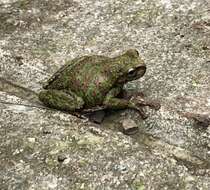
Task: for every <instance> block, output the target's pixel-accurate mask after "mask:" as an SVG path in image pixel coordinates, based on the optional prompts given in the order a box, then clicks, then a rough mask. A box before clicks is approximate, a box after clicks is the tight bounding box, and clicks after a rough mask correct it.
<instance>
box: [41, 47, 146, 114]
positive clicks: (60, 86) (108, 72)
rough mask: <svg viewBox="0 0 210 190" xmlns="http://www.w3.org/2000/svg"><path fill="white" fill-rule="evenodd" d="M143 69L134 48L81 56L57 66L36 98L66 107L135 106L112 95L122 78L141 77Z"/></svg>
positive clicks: (55, 106)
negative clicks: (111, 55) (107, 54)
mask: <svg viewBox="0 0 210 190" xmlns="http://www.w3.org/2000/svg"><path fill="white" fill-rule="evenodd" d="M131 69H132V71H131ZM129 71H130V72H129ZM145 71H146V66H145V64H144V62H143V61H142V59H141V58H140V57H139V54H138V52H137V51H136V50H134V49H131V50H128V51H127V52H125V53H124V54H122V55H120V56H117V57H114V58H109V57H104V56H98V55H92V56H83V57H80V58H76V59H73V60H72V61H69V62H67V63H66V64H65V65H64V66H63V67H62V68H61V69H60V70H58V71H57V72H56V73H55V74H54V75H53V76H52V77H51V78H50V79H49V81H48V82H47V85H45V86H44V89H46V90H45V91H41V92H40V94H39V98H40V100H41V101H42V102H43V103H44V104H46V105H47V106H49V107H53V108H56V109H60V110H66V111H77V110H81V109H85V108H93V107H96V106H102V105H103V106H104V107H107V108H113V109H121V108H128V107H130V108H135V109H138V106H137V105H135V104H134V103H132V102H129V101H127V100H124V99H119V98H116V96H117V95H118V94H119V93H120V92H121V91H122V88H123V85H124V84H125V83H126V82H128V81H132V80H135V79H138V78H140V77H142V76H143V75H144V73H145Z"/></svg>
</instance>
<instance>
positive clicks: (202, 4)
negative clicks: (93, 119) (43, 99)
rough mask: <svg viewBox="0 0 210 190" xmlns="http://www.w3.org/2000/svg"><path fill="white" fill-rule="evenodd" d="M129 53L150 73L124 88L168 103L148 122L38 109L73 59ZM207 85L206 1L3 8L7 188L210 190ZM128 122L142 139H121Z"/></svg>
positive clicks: (12, 2)
mask: <svg viewBox="0 0 210 190" xmlns="http://www.w3.org/2000/svg"><path fill="white" fill-rule="evenodd" d="M130 48H135V49H137V50H138V51H139V53H140V55H141V56H142V57H143V60H144V61H145V63H146V65H147V72H146V74H145V75H144V77H142V78H141V79H139V80H137V81H133V82H131V83H129V84H128V85H127V87H126V88H127V89H130V90H134V91H142V92H143V93H144V94H145V96H146V97H148V98H152V99H156V100H157V99H158V100H160V102H161V105H162V106H161V109H160V110H159V111H158V112H156V111H153V110H148V112H149V118H148V119H147V120H145V121H142V120H141V119H140V118H139V116H138V114H137V113H136V112H132V111H131V110H126V111H123V112H120V113H115V114H112V115H111V116H109V117H108V118H107V119H105V121H104V123H103V124H102V125H101V126H96V125H94V124H92V123H89V122H85V121H84V120H81V119H78V118H76V117H74V116H72V115H70V114H66V113H62V112H60V111H56V110H50V109H44V108H43V107H42V105H40V104H39V102H38V100H37V97H36V93H38V92H40V90H41V89H42V85H43V83H44V82H45V81H46V80H47V79H48V78H49V77H50V76H51V75H52V74H53V73H54V72H55V71H57V70H58V69H59V68H60V67H61V66H62V65H64V63H65V61H67V60H70V59H73V58H75V57H79V56H82V55H91V54H96V55H103V56H108V57H115V56H117V55H120V54H122V53H123V52H125V50H127V49H130ZM209 84H210V2H209V1H208V0H121V1H118V0H117V1H115V0H101V1H97V0H74V1H73V0H69V1H66V0H60V1H56V0H43V1H39V0H33V1H32V0H18V1H17V0H0V137H1V138H0V160H1V163H0V171H1V172H0V189H3V190H6V189H9V190H12V189H23V190H25V189H27V190H28V189H30V190H33V189H40V190H45V189H46V190H50V189H58V190H68V189H74V190H77V189H91V190H92V189H96V190H98V189H100V190H101V189H104V190H109V189H110V190H111V189H119V190H140V189H154V190H156V189H169V190H171V189H177V190H180V189H189V190H191V189H204V190H207V189H210V163H209V156H210V127H209V126H208V125H209V121H210V119H209V115H210V95H209V91H210V85H209ZM26 105H31V107H29V106H26ZM126 118H129V119H132V120H135V123H137V125H138V126H139V133H137V134H135V135H134V136H126V135H124V134H123V133H121V132H120V129H119V128H120V127H119V126H120V123H121V122H122V120H124V119H126ZM203 118H204V119H203ZM61 158H62V159H61Z"/></svg>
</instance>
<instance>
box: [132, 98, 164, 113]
mask: <svg viewBox="0 0 210 190" xmlns="http://www.w3.org/2000/svg"><path fill="white" fill-rule="evenodd" d="M131 101H135V102H136V105H138V106H149V107H150V108H152V109H155V110H159V109H160V107H161V105H160V103H159V102H157V101H153V100H145V99H144V98H143V97H142V96H137V97H132V98H131Z"/></svg>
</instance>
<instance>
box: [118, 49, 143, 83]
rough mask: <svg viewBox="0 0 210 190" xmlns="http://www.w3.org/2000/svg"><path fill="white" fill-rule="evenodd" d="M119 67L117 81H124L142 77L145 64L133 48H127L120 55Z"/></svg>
mask: <svg viewBox="0 0 210 190" xmlns="http://www.w3.org/2000/svg"><path fill="white" fill-rule="evenodd" d="M120 59H121V61H120V62H121V64H120V65H121V68H120V75H119V78H118V79H117V83H126V82H128V81H132V80H136V79H138V78H140V77H142V76H143V75H144V74H145V72H146V65H145V63H144V61H143V60H142V59H141V58H140V56H139V53H138V51H137V50H135V49H129V50H127V51H126V52H125V53H124V54H123V55H121V56H120Z"/></svg>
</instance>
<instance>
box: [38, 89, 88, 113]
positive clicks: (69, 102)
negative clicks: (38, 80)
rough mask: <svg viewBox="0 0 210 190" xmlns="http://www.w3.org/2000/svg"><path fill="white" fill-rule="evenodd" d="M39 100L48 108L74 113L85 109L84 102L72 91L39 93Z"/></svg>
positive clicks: (49, 90)
mask: <svg viewBox="0 0 210 190" xmlns="http://www.w3.org/2000/svg"><path fill="white" fill-rule="evenodd" d="M39 99H40V100H41V101H42V102H43V103H44V104H45V105H46V106H48V107H51V108H55V109H58V110H63V111H68V112H74V111H76V110H79V109H81V108H82V107H83V105H84V101H83V99H82V98H80V97H78V96H77V95H76V94H75V93H73V92H72V91H70V90H55V89H48V90H44V91H41V92H40V93H39Z"/></svg>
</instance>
